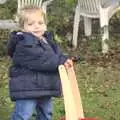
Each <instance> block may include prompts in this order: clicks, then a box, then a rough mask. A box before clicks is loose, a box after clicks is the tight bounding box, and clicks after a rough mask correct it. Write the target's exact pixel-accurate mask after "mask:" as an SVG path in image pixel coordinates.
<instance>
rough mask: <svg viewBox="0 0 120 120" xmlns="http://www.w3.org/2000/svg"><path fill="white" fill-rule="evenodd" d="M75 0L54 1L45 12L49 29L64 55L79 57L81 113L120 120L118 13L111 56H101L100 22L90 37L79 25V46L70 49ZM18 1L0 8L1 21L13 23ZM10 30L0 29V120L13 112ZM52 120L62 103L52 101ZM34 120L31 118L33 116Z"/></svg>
mask: <svg viewBox="0 0 120 120" xmlns="http://www.w3.org/2000/svg"><path fill="white" fill-rule="evenodd" d="M76 4H77V0H54V1H53V2H52V3H51V4H50V5H49V7H48V9H47V21H48V29H49V30H50V31H52V32H53V33H54V35H55V38H56V41H57V42H58V43H59V44H60V45H61V47H62V48H63V51H64V52H65V53H66V54H70V55H78V56H81V61H80V62H78V63H77V64H75V68H76V69H75V70H76V75H77V79H78V83H79V87H80V90H81V96H82V100H83V106H84V112H85V115H86V116H87V117H97V118H99V119H100V120H120V84H119V83H120V75H119V72H120V67H119V66H120V11H119V12H118V13H116V14H115V15H114V16H113V17H112V18H111V20H110V26H109V31H110V43H109V45H110V52H109V53H108V54H107V55H102V53H101V45H100V40H101V38H100V28H99V21H98V20H97V19H95V20H93V35H92V36H91V37H89V38H86V37H85V36H84V34H83V21H82V20H81V22H80V29H79V43H78V44H79V46H78V48H77V49H76V50H75V51H74V50H72V49H71V45H70V41H71V40H72V37H71V36H72V30H73V19H74V11H75V6H76ZM16 11H17V0H8V1H7V3H5V4H3V5H0V19H14V16H15V14H16ZM10 31H11V30H2V29H0V120H8V119H9V116H10V113H11V111H12V108H13V103H11V101H10V99H9V93H8V74H7V73H8V68H9V65H10V60H9V59H8V57H7V52H6V41H7V39H8V34H9V32H10ZM54 104H55V106H54V116H53V120H58V118H59V117H60V116H62V115H64V104H63V99H62V98H61V99H55V102H54ZM33 118H34V116H33Z"/></svg>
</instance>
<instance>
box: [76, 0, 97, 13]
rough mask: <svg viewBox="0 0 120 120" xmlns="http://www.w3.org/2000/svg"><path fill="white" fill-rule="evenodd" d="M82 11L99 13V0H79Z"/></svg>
mask: <svg viewBox="0 0 120 120" xmlns="http://www.w3.org/2000/svg"><path fill="white" fill-rule="evenodd" d="M78 4H79V9H80V12H85V13H98V6H99V0H78Z"/></svg>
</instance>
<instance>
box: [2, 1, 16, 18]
mask: <svg viewBox="0 0 120 120" xmlns="http://www.w3.org/2000/svg"><path fill="white" fill-rule="evenodd" d="M16 11H17V0H8V1H7V2H6V3H5V4H1V5H0V19H11V18H13V17H14V14H15V13H16Z"/></svg>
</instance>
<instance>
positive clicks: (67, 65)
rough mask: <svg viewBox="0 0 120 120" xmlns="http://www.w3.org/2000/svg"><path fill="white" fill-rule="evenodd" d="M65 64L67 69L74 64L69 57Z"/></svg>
mask: <svg viewBox="0 0 120 120" xmlns="http://www.w3.org/2000/svg"><path fill="white" fill-rule="evenodd" d="M64 66H65V68H66V69H68V68H70V67H72V66H73V61H72V60H71V59H67V60H66V62H65V63H64Z"/></svg>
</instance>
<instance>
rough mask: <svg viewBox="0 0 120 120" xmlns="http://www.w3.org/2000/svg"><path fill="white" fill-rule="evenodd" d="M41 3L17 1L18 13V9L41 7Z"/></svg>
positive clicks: (34, 0) (26, 0) (28, 0)
mask: <svg viewBox="0 0 120 120" xmlns="http://www.w3.org/2000/svg"><path fill="white" fill-rule="evenodd" d="M42 1H43V0H18V11H17V12H18V13H19V12H20V9H21V8H23V7H25V6H29V5H35V6H38V7H41V6H42Z"/></svg>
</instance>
